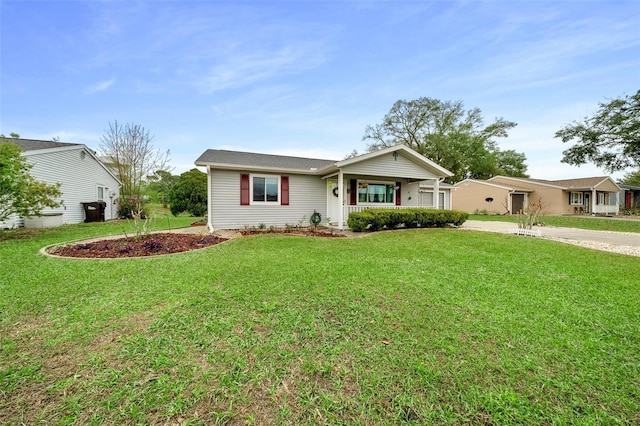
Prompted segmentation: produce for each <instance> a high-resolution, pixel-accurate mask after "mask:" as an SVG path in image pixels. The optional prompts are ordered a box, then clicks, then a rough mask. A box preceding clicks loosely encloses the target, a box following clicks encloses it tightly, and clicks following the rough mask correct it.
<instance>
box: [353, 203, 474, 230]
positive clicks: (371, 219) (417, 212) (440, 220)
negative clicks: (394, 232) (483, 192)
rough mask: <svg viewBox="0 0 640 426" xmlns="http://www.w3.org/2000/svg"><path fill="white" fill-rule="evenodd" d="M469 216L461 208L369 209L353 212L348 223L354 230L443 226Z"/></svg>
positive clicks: (456, 223) (460, 222) (453, 223)
mask: <svg viewBox="0 0 640 426" xmlns="http://www.w3.org/2000/svg"><path fill="white" fill-rule="evenodd" d="M468 218H469V213H467V212H462V211H459V210H436V209H421V208H414V209H368V210H363V211H361V212H355V213H351V214H350V215H349V219H348V220H347V225H349V228H351V230H352V231H354V232H362V231H379V230H381V229H395V228H398V227H400V226H404V227H405V228H418V227H420V228H441V227H444V226H446V225H454V226H460V225H462V224H463V223H464V222H465V221H466V220H467V219H468Z"/></svg>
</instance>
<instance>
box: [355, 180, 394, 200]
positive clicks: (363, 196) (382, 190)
mask: <svg viewBox="0 0 640 426" xmlns="http://www.w3.org/2000/svg"><path fill="white" fill-rule="evenodd" d="M394 196H395V183H387V182H373V183H371V182H358V204H361V203H375V204H393V203H394V202H395V200H394Z"/></svg>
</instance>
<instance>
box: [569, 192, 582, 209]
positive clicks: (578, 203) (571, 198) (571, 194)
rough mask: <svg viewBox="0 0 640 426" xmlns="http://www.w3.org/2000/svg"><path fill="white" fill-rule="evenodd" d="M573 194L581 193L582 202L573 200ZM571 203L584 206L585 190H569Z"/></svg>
mask: <svg viewBox="0 0 640 426" xmlns="http://www.w3.org/2000/svg"><path fill="white" fill-rule="evenodd" d="M573 194H579V195H580V197H579V198H580V202H574V201H573ZM569 205H570V206H583V205H584V192H583V191H571V192H569Z"/></svg>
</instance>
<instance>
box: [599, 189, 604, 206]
mask: <svg viewBox="0 0 640 426" xmlns="http://www.w3.org/2000/svg"><path fill="white" fill-rule="evenodd" d="M598 205H604V192H598Z"/></svg>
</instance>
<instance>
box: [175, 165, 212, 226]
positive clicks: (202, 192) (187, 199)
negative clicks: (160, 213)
mask: <svg viewBox="0 0 640 426" xmlns="http://www.w3.org/2000/svg"><path fill="white" fill-rule="evenodd" d="M169 206H170V209H171V214H173V215H174V216H177V215H179V214H180V213H182V212H188V213H191V214H192V215H193V216H204V215H205V214H206V213H207V174H206V173H203V172H201V171H200V170H198V169H191V170H189V171H188V172H184V173H182V174H181V175H180V176H179V178H178V181H177V182H176V184H175V185H173V187H172V188H171V190H170V191H169Z"/></svg>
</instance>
